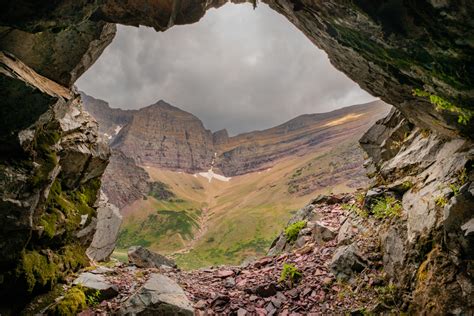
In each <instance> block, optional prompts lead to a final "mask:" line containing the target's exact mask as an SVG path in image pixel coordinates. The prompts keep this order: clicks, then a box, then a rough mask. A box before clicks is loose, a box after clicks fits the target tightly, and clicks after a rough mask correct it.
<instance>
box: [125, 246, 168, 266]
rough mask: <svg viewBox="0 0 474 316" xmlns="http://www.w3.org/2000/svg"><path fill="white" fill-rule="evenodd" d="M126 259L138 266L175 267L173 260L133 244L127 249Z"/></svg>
mask: <svg viewBox="0 0 474 316" xmlns="http://www.w3.org/2000/svg"><path fill="white" fill-rule="evenodd" d="M128 261H129V262H130V263H132V264H134V265H136V266H137V267H139V268H159V267H162V266H167V267H171V268H176V267H177V266H176V263H175V262H174V261H173V260H171V259H169V258H167V257H165V256H163V255H160V254H159V253H156V252H152V251H150V250H148V249H146V248H144V247H142V246H133V247H130V248H129V249H128Z"/></svg>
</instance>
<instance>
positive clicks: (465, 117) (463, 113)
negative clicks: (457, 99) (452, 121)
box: [413, 89, 474, 125]
mask: <svg viewBox="0 0 474 316" xmlns="http://www.w3.org/2000/svg"><path fill="white" fill-rule="evenodd" d="M413 95H414V96H417V97H422V98H427V99H428V100H429V101H430V103H431V104H433V105H434V106H435V109H436V111H439V112H441V111H449V112H452V113H455V114H457V115H458V123H459V124H463V125H467V124H468V123H469V121H470V120H471V118H472V117H473V116H474V111H471V110H468V109H463V108H461V107H459V106H458V105H456V104H454V103H452V102H450V101H448V100H446V99H444V98H443V97H440V96H438V95H435V94H431V93H429V92H428V91H424V90H420V89H414V90H413Z"/></svg>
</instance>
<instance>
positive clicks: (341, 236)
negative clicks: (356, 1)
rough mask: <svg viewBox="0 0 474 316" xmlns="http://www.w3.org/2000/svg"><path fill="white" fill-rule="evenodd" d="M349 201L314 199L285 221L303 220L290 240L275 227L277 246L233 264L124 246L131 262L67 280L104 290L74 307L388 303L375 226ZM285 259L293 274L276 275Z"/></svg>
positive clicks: (269, 308)
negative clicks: (186, 260)
mask: <svg viewBox="0 0 474 316" xmlns="http://www.w3.org/2000/svg"><path fill="white" fill-rule="evenodd" d="M351 205H352V207H353V209H356V206H357V205H358V202H357V201H356V200H355V198H354V197H353V196H339V197H334V196H333V197H319V198H318V199H315V200H314V201H313V203H312V204H310V205H308V206H306V207H305V208H303V209H302V210H300V211H299V212H298V213H297V214H296V215H295V217H294V218H293V219H292V221H290V224H291V223H292V222H293V223H295V222H298V221H305V224H306V227H305V228H302V229H301V230H300V231H299V232H297V238H296V240H295V241H293V242H287V241H285V242H283V241H282V239H284V238H285V236H286V235H285V233H282V235H281V236H279V238H278V239H277V240H276V242H275V243H274V245H273V248H272V249H271V251H270V252H271V253H277V254H275V255H269V256H266V257H263V258H260V259H258V260H256V261H254V262H250V263H245V264H243V265H241V266H222V267H211V268H208V269H200V270H195V271H181V270H180V269H177V268H172V267H169V266H170V265H172V264H170V263H169V262H167V261H163V260H166V259H165V258H163V257H162V256H159V255H156V254H153V253H148V255H147V254H144V253H142V254H140V256H139V257H140V258H142V259H138V258H137V254H136V252H137V249H134V250H133V251H131V252H130V254H129V258H130V261H131V262H133V263H134V264H119V263H117V264H116V266H112V267H96V268H94V269H93V270H92V271H89V272H85V273H82V274H81V275H80V277H79V279H81V278H82V281H78V280H76V281H75V283H76V284H77V283H82V284H83V286H85V287H86V288H93V289H96V290H97V289H99V290H100V291H101V292H102V293H103V294H104V293H105V294H104V295H102V298H107V299H104V300H102V301H99V300H98V299H97V298H98V297H100V296H101V295H98V294H97V295H95V297H96V299H93V300H92V303H93V304H89V305H90V306H89V308H88V309H86V310H84V311H83V312H82V313H81V315H109V314H127V313H131V312H132V311H133V312H137V311H149V312H151V311H155V312H156V310H157V308H160V306H161V308H162V307H163V306H165V305H169V306H173V307H172V310H173V311H174V312H176V313H178V314H183V315H186V314H190V315H191V314H192V313H193V312H194V313H195V315H308V314H315V315H321V314H328V313H335V314H344V313H347V312H352V313H355V314H363V313H364V312H365V311H366V309H367V310H368V309H370V310H372V311H373V310H377V309H380V308H383V309H384V310H390V309H392V308H395V307H396V304H395V301H394V294H395V293H394V289H393V288H392V287H391V286H388V285H387V284H386V283H385V281H384V278H383V275H382V272H381V270H380V267H381V266H382V262H381V254H380V253H379V249H378V240H377V238H378V237H374V236H377V235H376V234H373V230H374V229H379V228H380V227H381V226H380V225H374V223H372V220H365V221H362V220H361V217H360V216H359V215H357V214H356V213H355V212H354V211H353V210H351ZM357 209H358V208H357ZM344 245H346V246H344ZM338 246H339V248H338ZM341 249H342V251H341ZM141 251H142V250H141ZM162 264H167V265H162ZM137 265H138V266H137ZM285 265H287V267H288V265H289V266H291V267H294V268H296V269H297V271H298V272H299V273H301V277H295V278H293V279H292V278H291V277H289V278H287V279H286V280H282V270H283V269H284V266H285ZM287 269H288V268H287ZM336 276H337V278H336ZM175 282H176V283H177V284H179V285H180V287H181V288H182V289H183V290H184V292H183V290H181V288H180V287H177V286H176V283H175ZM97 284H100V286H98V285H97ZM86 293H87V291H86ZM89 293H90V292H89ZM97 293H98V292H97ZM89 296H90V294H89ZM89 296H87V297H89ZM93 296H94V295H93ZM88 301H90V299H89V298H88ZM89 303H90V302H89ZM162 311H163V310H162ZM168 312H169V310H168Z"/></svg>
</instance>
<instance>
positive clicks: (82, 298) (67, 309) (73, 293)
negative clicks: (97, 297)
mask: <svg viewBox="0 0 474 316" xmlns="http://www.w3.org/2000/svg"><path fill="white" fill-rule="evenodd" d="M86 307H87V304H86V295H85V293H84V291H83V290H82V288H80V287H78V286H75V287H72V288H71V289H69V291H67V292H66V294H64V297H63V298H62V299H61V300H60V301H59V302H58V303H57V304H55V305H54V306H53V307H52V308H51V309H50V310H49V311H48V312H49V313H50V314H52V315H58V316H68V315H77V313H79V312H80V311H82V310H83V309H85V308H86Z"/></svg>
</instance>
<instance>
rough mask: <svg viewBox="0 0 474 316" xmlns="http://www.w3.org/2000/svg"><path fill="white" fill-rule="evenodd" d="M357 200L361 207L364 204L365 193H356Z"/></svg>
mask: <svg viewBox="0 0 474 316" xmlns="http://www.w3.org/2000/svg"><path fill="white" fill-rule="evenodd" d="M355 199H356V202H357V203H359V205H362V204H363V203H364V199H365V193H356V195H355Z"/></svg>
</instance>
